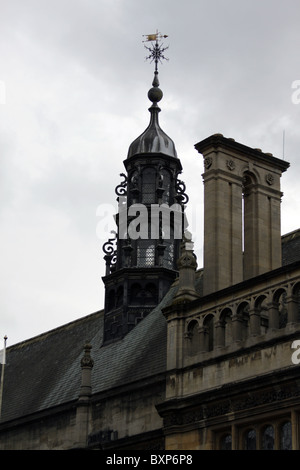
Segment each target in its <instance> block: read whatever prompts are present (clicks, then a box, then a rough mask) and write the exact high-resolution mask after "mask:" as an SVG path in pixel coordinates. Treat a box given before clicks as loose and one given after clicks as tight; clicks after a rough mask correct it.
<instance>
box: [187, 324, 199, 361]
mask: <svg viewBox="0 0 300 470" xmlns="http://www.w3.org/2000/svg"><path fill="white" fill-rule="evenodd" d="M187 333H188V334H187V337H188V354H189V355H191V356H192V355H193V354H197V353H198V352H199V346H200V336H199V324H198V322H197V320H191V321H190V323H189V325H188V330H187Z"/></svg>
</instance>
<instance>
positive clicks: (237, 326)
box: [232, 314, 243, 341]
mask: <svg viewBox="0 0 300 470" xmlns="http://www.w3.org/2000/svg"><path fill="white" fill-rule="evenodd" d="M242 322H243V319H242V318H241V316H240V315H237V314H235V315H233V316H232V330H233V341H241V340H242V339H243V331H242Z"/></svg>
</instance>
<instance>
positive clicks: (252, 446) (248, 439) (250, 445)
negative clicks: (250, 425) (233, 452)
mask: <svg viewBox="0 0 300 470" xmlns="http://www.w3.org/2000/svg"><path fill="white" fill-rule="evenodd" d="M244 449H245V450H256V431H255V429H249V430H248V431H247V432H246V434H245V436H244Z"/></svg>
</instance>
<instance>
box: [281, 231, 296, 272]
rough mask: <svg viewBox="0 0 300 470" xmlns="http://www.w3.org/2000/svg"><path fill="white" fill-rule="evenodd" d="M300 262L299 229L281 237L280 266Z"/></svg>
mask: <svg viewBox="0 0 300 470" xmlns="http://www.w3.org/2000/svg"><path fill="white" fill-rule="evenodd" d="M299 260H300V229H298V230H294V231H293V232H290V233H287V234H286V235H283V237H282V264H283V266H286V265H287V264H291V263H294V262H295V261H299Z"/></svg>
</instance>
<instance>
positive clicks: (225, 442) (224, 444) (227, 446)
mask: <svg viewBox="0 0 300 470" xmlns="http://www.w3.org/2000/svg"><path fill="white" fill-rule="evenodd" d="M220 448H221V450H231V449H232V438H231V434H225V435H224V436H222V437H221V441H220Z"/></svg>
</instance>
